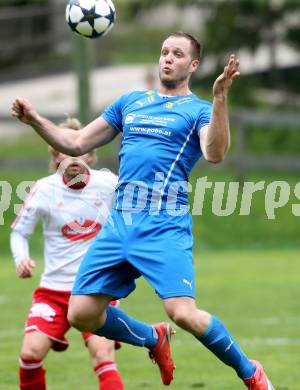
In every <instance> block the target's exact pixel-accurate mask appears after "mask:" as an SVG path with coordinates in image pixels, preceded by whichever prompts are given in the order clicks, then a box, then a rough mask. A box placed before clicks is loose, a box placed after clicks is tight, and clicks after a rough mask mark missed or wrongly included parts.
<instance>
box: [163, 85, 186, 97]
mask: <svg viewBox="0 0 300 390" xmlns="http://www.w3.org/2000/svg"><path fill="white" fill-rule="evenodd" d="M158 92H159V93H160V94H161V95H167V96H185V95H190V94H191V93H192V92H191V90H190V89H189V87H188V85H182V86H180V85H179V86H176V87H174V88H169V87H167V86H165V85H163V84H160V86H159V88H158Z"/></svg>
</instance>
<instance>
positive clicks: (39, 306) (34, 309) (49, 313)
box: [29, 303, 56, 322]
mask: <svg viewBox="0 0 300 390" xmlns="http://www.w3.org/2000/svg"><path fill="white" fill-rule="evenodd" d="M55 315H56V311H55V310H54V309H53V308H52V307H51V306H49V305H47V304H46V303H34V304H33V305H32V306H31V309H30V313H29V318H31V317H40V318H43V319H44V320H46V321H49V322H52V321H53V317H55Z"/></svg>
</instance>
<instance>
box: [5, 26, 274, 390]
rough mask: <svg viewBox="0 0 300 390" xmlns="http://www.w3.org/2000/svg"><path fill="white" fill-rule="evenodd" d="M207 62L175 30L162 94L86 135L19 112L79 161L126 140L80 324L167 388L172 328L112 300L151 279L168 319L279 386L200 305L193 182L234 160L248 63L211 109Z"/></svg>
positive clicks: (80, 296)
mask: <svg viewBox="0 0 300 390" xmlns="http://www.w3.org/2000/svg"><path fill="white" fill-rule="evenodd" d="M199 63H200V44H199V42H198V41H197V40H196V39H195V38H194V37H193V36H191V35H189V34H185V33H181V32H177V33H173V34H171V35H169V36H168V37H167V39H166V40H165V41H164V42H163V45H162V49H161V54H160V59H159V78H160V85H159V88H158V90H150V91H136V92H130V93H127V94H125V95H123V96H121V97H120V98H119V99H117V100H116V101H115V102H113V103H112V104H111V105H110V106H109V107H108V108H107V109H106V110H105V111H104V113H103V115H102V116H101V117H99V118H97V119H95V120H94V121H93V122H91V123H90V124H88V125H87V126H86V127H84V128H83V129H82V130H81V131H80V132H78V133H76V132H74V131H72V130H69V131H68V132H67V133H66V132H62V131H60V130H59V129H58V128H57V127H56V126H55V125H54V124H53V123H52V122H50V121H48V120H47V119H45V118H43V117H41V116H40V115H39V114H38V113H37V112H36V111H35V110H34V108H33V106H32V104H31V103H30V102H28V101H27V100H25V99H16V100H15V102H14V103H13V108H12V115H13V116H15V117H17V118H19V119H20V120H21V121H22V122H24V123H27V124H29V125H31V126H32V127H33V128H34V129H35V130H36V132H37V133H38V134H39V135H40V136H42V137H43V138H44V139H45V140H46V141H47V142H48V143H50V144H51V145H52V146H53V147H55V148H56V149H58V150H61V151H64V152H66V153H68V154H72V155H78V154H83V153H86V152H87V151H89V150H91V149H93V148H94V147H99V146H101V145H104V144H106V143H108V142H110V141H111V140H112V139H113V138H115V137H116V136H117V135H118V134H119V133H121V134H122V145H121V150H120V154H119V156H120V175H119V185H118V190H117V193H116V200H115V203H114V208H113V211H112V215H111V217H112V220H113V223H112V224H106V225H105V227H104V229H103V230H102V232H101V233H100V235H99V236H98V238H97V239H96V240H95V241H94V243H93V245H92V246H91V248H90V249H89V251H88V253H87V255H86V256H85V258H84V260H83V262H82V263H81V266H80V269H79V271H78V274H77V277H76V281H75V283H74V287H73V290H72V297H71V299H70V305H69V313H68V318H69V321H70V322H71V324H72V325H73V326H75V327H76V328H77V329H79V330H81V331H91V332H93V333H96V334H98V335H100V336H105V337H107V338H109V339H117V340H119V339H120V340H121V341H124V342H127V343H130V344H133V345H139V346H145V347H147V348H148V349H149V350H150V356H151V357H152V358H153V359H154V360H155V362H156V363H157V364H158V366H159V368H160V372H161V377H162V381H163V383H164V384H165V385H169V384H170V383H171V381H172V379H173V371H174V363H173V360H172V357H171V353H170V343H169V342H170V338H171V336H172V328H171V327H170V325H168V324H164V323H160V324H157V325H155V326H150V325H148V324H145V323H142V322H140V321H137V320H136V319H134V318H132V317H130V316H128V315H126V314H125V313H124V312H123V311H121V310H120V309H118V308H116V307H111V306H108V303H109V301H110V300H111V298H112V297H114V298H121V297H126V296H127V295H128V294H130V293H131V292H132V291H133V290H134V288H135V279H136V278H138V277H139V276H141V275H142V276H144V277H145V279H146V280H147V281H148V282H149V283H150V284H151V285H152V287H153V288H154V289H155V291H156V292H157V293H158V295H159V296H160V298H161V299H162V300H163V304H164V308H165V310H166V313H167V314H168V315H169V317H170V318H171V319H172V320H173V321H174V322H175V323H176V324H177V325H178V326H180V327H181V328H183V329H185V330H186V331H188V332H190V333H191V334H192V335H194V336H195V338H196V339H197V340H198V341H199V342H200V343H202V344H203V345H204V346H205V347H207V348H208V349H209V350H210V351H211V352H212V353H213V354H214V355H216V356H217V357H218V358H219V359H220V360H221V361H222V362H223V363H225V364H227V365H228V366H231V367H232V368H233V369H234V370H235V371H236V373H237V375H238V376H239V377H240V378H241V379H242V380H243V381H244V383H245V385H246V386H247V387H248V389H251V390H272V389H273V386H272V385H271V383H270V381H269V380H268V378H267V376H266V375H265V373H264V371H263V368H262V366H261V365H260V363H258V362H257V361H250V360H249V359H248V358H247V356H246V355H245V354H244V353H243V351H242V350H241V348H240V347H239V345H238V343H237V342H236V341H235V340H234V338H233V337H232V336H231V334H230V333H229V331H228V330H227V328H226V327H225V326H224V324H223V323H222V322H221V321H220V320H219V319H218V318H217V317H215V316H213V315H211V314H209V313H208V312H206V311H204V310H200V309H198V308H197V306H196V303H195V299H194V297H195V283H194V267H193V258H192V245H193V237H192V232H191V230H192V223H191V216H190V214H189V213H188V196H187V193H188V191H189V187H188V183H187V180H188V177H189V174H190V171H191V170H192V168H193V166H194V165H195V163H196V162H197V160H198V159H199V158H200V157H201V156H202V155H203V156H204V158H205V159H206V160H207V161H210V162H212V163H219V162H221V161H222V160H223V159H224V157H225V155H226V152H227V150H228V148H229V144H230V130H229V121H228V109H227V96H228V91H229V89H230V87H231V84H232V82H233V80H234V79H235V78H236V77H237V76H238V75H239V71H238V69H239V60H238V59H237V58H236V57H235V55H231V56H230V59H229V61H228V64H227V65H226V66H225V68H224V71H223V73H222V74H221V75H220V76H219V77H218V78H217V79H216V81H215V83H214V85H213V91H212V92H213V104H211V103H209V102H207V101H204V100H201V99H199V98H198V97H197V96H196V95H195V94H193V93H192V91H191V90H190V88H189V82H190V79H191V76H192V74H193V73H194V72H195V71H196V70H197V68H198V66H199ZM221 304H222V305H226V302H222V303H221ZM199 367H200V369H201V362H199Z"/></svg>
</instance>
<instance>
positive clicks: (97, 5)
mask: <svg viewBox="0 0 300 390" xmlns="http://www.w3.org/2000/svg"><path fill="white" fill-rule="evenodd" d="M66 20H67V22H68V24H69V26H70V27H71V29H72V30H73V31H75V32H76V33H77V34H80V35H82V36H84V37H87V38H98V37H101V36H103V35H105V34H107V33H108V32H109V31H110V30H111V28H112V27H113V25H114V23H115V20H116V10H115V6H114V4H113V2H112V1H111V0H69V3H68V5H67V8H66Z"/></svg>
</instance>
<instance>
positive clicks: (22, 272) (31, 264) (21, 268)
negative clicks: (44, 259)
mask: <svg viewBox="0 0 300 390" xmlns="http://www.w3.org/2000/svg"><path fill="white" fill-rule="evenodd" d="M33 268H35V261H34V260H32V259H25V260H23V261H21V263H19V264H18V265H17V268H16V273H17V276H18V277H19V278H21V279H26V278H31V277H32V270H33Z"/></svg>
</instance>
